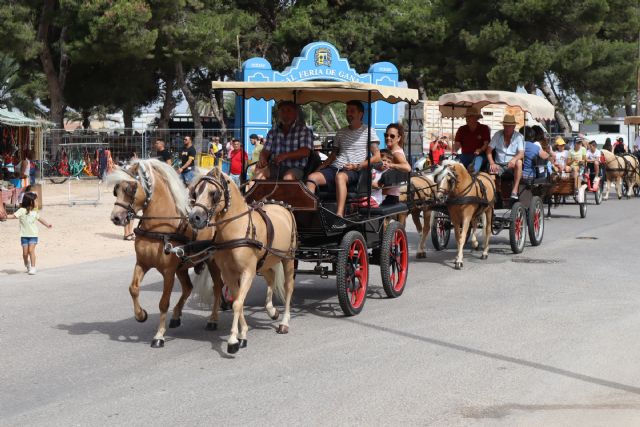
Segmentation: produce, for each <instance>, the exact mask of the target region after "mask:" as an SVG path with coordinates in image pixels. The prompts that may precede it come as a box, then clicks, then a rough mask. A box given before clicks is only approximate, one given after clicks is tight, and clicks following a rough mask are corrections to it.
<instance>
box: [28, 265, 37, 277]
mask: <svg viewBox="0 0 640 427" xmlns="http://www.w3.org/2000/svg"><path fill="white" fill-rule="evenodd" d="M29 274H31V275H32V276H33V275H34V274H36V268H35V267H30V268H29Z"/></svg>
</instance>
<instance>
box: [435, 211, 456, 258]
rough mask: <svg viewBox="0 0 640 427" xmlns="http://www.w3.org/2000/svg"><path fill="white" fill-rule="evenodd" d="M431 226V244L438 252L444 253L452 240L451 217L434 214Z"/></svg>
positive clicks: (440, 213)
mask: <svg viewBox="0 0 640 427" xmlns="http://www.w3.org/2000/svg"><path fill="white" fill-rule="evenodd" d="M433 215H434V217H433V223H432V224H431V243H432V244H433V248H434V249H435V250H436V251H442V250H444V249H446V248H447V246H448V245H449V239H450V238H451V222H450V221H449V217H448V216H447V215H446V214H444V213H442V212H434V213H433Z"/></svg>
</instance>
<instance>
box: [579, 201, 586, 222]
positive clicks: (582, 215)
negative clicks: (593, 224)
mask: <svg viewBox="0 0 640 427" xmlns="http://www.w3.org/2000/svg"><path fill="white" fill-rule="evenodd" d="M586 216H587V204H586V203H580V218H585V217H586Z"/></svg>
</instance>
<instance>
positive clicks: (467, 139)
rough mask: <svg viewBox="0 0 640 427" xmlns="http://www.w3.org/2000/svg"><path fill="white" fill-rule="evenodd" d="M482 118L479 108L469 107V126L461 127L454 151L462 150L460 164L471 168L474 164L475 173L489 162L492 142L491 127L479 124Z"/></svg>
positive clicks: (466, 114) (466, 115)
mask: <svg viewBox="0 0 640 427" xmlns="http://www.w3.org/2000/svg"><path fill="white" fill-rule="evenodd" d="M481 118H482V113H481V112H480V109H479V108H476V107H469V108H467V112H466V113H465V119H466V120H467V124H466V125H464V126H460V128H459V129H458V131H457V132H456V139H455V142H454V145H453V150H454V151H458V149H461V151H462V154H461V155H460V162H461V163H462V164H463V165H464V166H465V167H466V168H469V165H470V164H472V163H473V173H478V172H480V168H482V164H483V163H484V162H485V161H486V160H487V155H486V153H485V152H486V150H487V147H488V146H489V141H490V140H491V130H490V129H489V126H487V125H483V124H481V123H479V122H478V120H480V119H481Z"/></svg>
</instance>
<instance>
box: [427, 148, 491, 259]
mask: <svg viewBox="0 0 640 427" xmlns="http://www.w3.org/2000/svg"><path fill="white" fill-rule="evenodd" d="M442 165H443V166H444V169H443V170H442V171H441V172H440V173H439V174H438V175H436V182H437V183H438V192H437V198H438V200H440V201H442V202H444V201H445V200H446V203H447V208H448V210H449V217H450V219H451V223H452V224H453V228H454V231H455V236H456V243H457V244H458V255H457V256H456V261H455V268H456V270H460V269H461V268H462V267H463V251H462V249H463V247H464V243H465V240H466V237H467V232H468V231H469V227H472V238H473V237H474V236H475V227H476V223H477V220H478V219H480V218H481V217H482V216H484V224H483V229H484V245H483V251H482V257H481V259H487V258H488V257H489V237H490V236H491V223H492V222H493V206H494V204H495V195H496V187H495V183H494V181H493V177H491V175H489V174H487V173H484V172H480V173H478V174H476V175H470V174H469V172H467V169H466V168H465V167H464V166H463V165H462V163H458V162H456V161H453V160H445V161H444V162H443V164H442Z"/></svg>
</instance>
